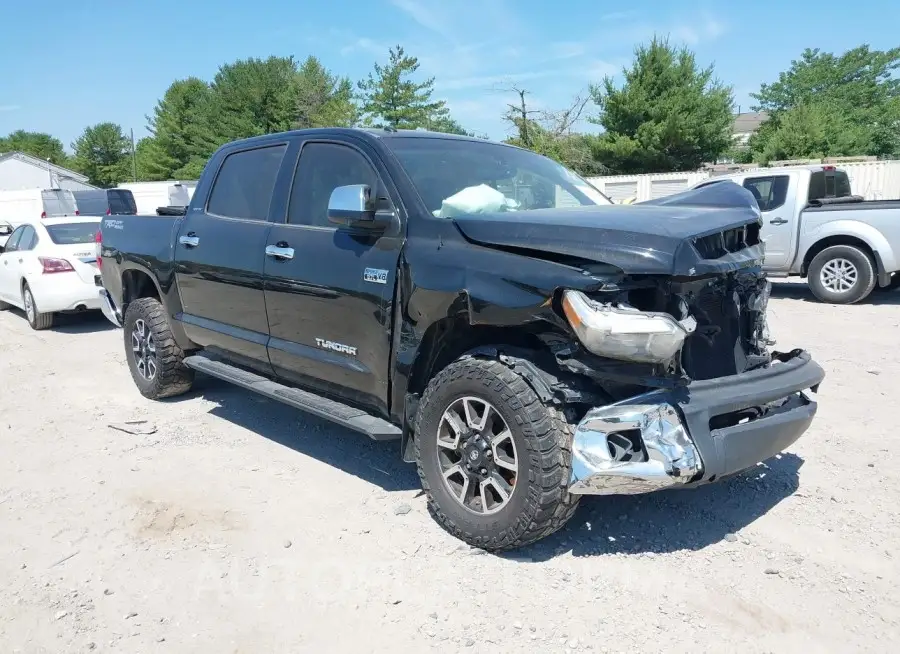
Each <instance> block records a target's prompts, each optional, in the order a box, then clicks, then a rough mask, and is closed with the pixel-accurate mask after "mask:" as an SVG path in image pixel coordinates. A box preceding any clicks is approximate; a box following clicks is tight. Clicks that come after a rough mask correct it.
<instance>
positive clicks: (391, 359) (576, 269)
mask: <svg viewBox="0 0 900 654" xmlns="http://www.w3.org/2000/svg"><path fill="white" fill-rule="evenodd" d="M759 230H760V214H759V209H758V207H757V205H756V202H755V201H754V199H753V197H752V196H751V195H750V193H749V192H748V191H747V190H746V189H743V188H741V187H739V186H737V185H735V184H727V185H725V184H717V185H713V186H711V187H709V188H704V189H700V190H696V191H688V192H685V193H681V194H678V195H674V196H670V197H667V198H665V199H663V200H659V201H656V202H653V203H644V204H642V205H636V206H616V205H612V204H611V203H610V202H609V200H608V199H606V198H605V197H604V196H603V195H602V194H600V193H599V192H598V191H597V190H596V189H595V188H594V187H592V186H591V185H590V184H589V183H587V182H586V181H585V180H583V179H582V178H580V177H579V176H577V175H575V174H574V173H572V172H571V171H569V170H567V169H566V168H564V167H563V166H561V165H559V164H557V163H556V162H554V161H552V160H550V159H547V158H544V157H542V156H539V155H537V154H534V153H532V152H529V151H527V150H522V149H519V148H515V147H512V146H507V145H503V144H499V143H492V142H488V141H485V140H480V139H471V138H464V137H454V136H448V135H438V134H432V133H427V132H419V131H409V132H407V131H380V130H357V129H321V130H305V131H296V132H288V133H282V134H273V135H268V136H262V137H255V138H251V139H247V140H243V141H239V142H234V143H229V144H227V145H225V146H223V147H222V148H220V149H219V150H218V151H217V152H216V153H215V154H214V155H213V156H212V158H211V159H210V161H209V163H208V164H207V166H206V169H205V171H204V173H203V176H202V178H201V179H200V181H199V183H198V185H197V189H196V193H195V194H194V197H193V199H192V200H191V204H190V206H189V207H188V208H187V211H186V213H185V215H184V216H169V217H166V216H115V217H109V218H106V219H104V220H103V223H102V227H101V232H100V234H98V248H99V263H100V266H101V272H102V286H103V288H102V289H100V294H101V296H102V299H103V304H104V307H105V308H104V312H105V314H106V315H107V317H108V318H109V319H110V320H112V321H113V322H114V323H115V324H116V325H118V326H120V327H124V345H125V351H126V355H127V359H128V365H129V367H130V369H131V374H132V377H133V378H134V382H135V384H136V385H137V387H138V389H139V390H140V392H141V393H142V394H143V395H145V396H146V397H149V398H163V397H169V396H173V395H178V394H180V393H184V392H186V391H188V390H189V389H190V388H191V383H192V381H193V378H194V374H195V371H197V372H202V373H206V374H209V375H213V376H215V377H219V378H222V379H225V380H228V381H230V382H233V383H234V384H237V385H239V386H241V387H243V388H246V389H248V390H250V391H254V392H257V393H261V394H263V395H265V396H267V397H269V398H272V399H274V400H277V401H279V402H284V403H287V404H289V405H292V406H295V407H297V408H299V409H302V410H305V411H307V412H310V413H312V414H315V415H318V416H321V417H324V418H326V419H328V420H332V421H334V422H336V423H339V424H341V425H344V426H346V427H348V428H350V429H353V430H356V431H358V432H362V433H363V434H366V435H368V436H370V437H371V438H374V439H379V440H382V439H385V440H386V439H398V440H399V441H400V455H401V456H402V457H403V459H404V461H407V462H411V463H412V462H415V463H416V464H417V466H418V472H419V476H420V478H421V481H422V486H423V488H424V489H425V491H426V494H427V497H428V502H429V508H430V509H431V511H432V514H433V515H434V516H435V518H436V520H437V521H438V522H439V523H440V524H441V525H442V526H443V527H444V528H446V529H447V530H449V531H450V532H451V533H452V534H454V535H456V536H457V537H459V538H461V539H463V540H465V541H466V542H468V543H470V544H472V545H474V546H477V547H481V548H484V549H488V550H502V549H509V548H513V547H518V546H520V545H523V544H526V543H529V542H533V541H535V540H538V539H540V538H542V537H544V536H546V535H548V534H550V533H552V532H553V531H555V530H557V529H559V528H560V527H561V526H562V525H563V524H565V522H566V521H567V520H568V519H569V517H571V515H572V514H573V512H574V510H575V508H576V504H577V502H578V499H579V498H580V497H581V495H584V494H626V493H642V492H647V491H654V490H658V489H663V488H673V487H696V486H699V485H701V484H704V483H708V482H712V481H716V480H720V479H722V478H724V477H726V476H729V475H732V474H735V473H738V472H740V471H743V470H746V469H747V468H749V467H751V466H754V465H755V464H756V463H757V462H759V461H762V460H765V459H767V458H768V457H770V456H773V455H775V454H776V453H778V452H779V451H781V450H782V449H784V448H785V447H787V446H789V445H791V444H792V443H793V442H794V441H795V440H796V439H797V438H799V437H800V435H801V434H803V432H805V431H806V429H807V428H808V427H809V425H810V423H811V421H812V420H813V417H814V415H815V413H816V403H815V401H814V397H815V395H814V393H815V391H816V390H817V388H818V385H819V383H820V382H821V381H822V379H823V377H824V373H823V371H822V369H821V368H820V367H819V366H818V365H817V364H816V363H815V362H814V361H813V360H812V359H811V358H810V356H809V354H808V353H806V352H805V351H803V350H794V351H791V352H787V353H779V352H773V351H770V345H772V341H771V340H770V338H769V333H768V329H767V326H766V304H767V301H768V295H769V288H770V286H769V283H768V281H767V280H766V279H765V276H764V274H763V273H762V272H761V267H760V266H761V261H762V258H763V244H762V243H761V242H760V239H759ZM810 391H812V392H810Z"/></svg>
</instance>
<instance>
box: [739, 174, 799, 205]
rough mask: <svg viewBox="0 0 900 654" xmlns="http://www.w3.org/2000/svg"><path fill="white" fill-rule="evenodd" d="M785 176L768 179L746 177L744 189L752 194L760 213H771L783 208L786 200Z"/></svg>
mask: <svg viewBox="0 0 900 654" xmlns="http://www.w3.org/2000/svg"><path fill="white" fill-rule="evenodd" d="M789 182H790V178H789V177H788V176H787V175H772V176H769V177H748V178H747V179H745V180H744V188H745V189H747V190H748V191H750V193H752V194H753V197H754V198H756V203H757V204H758V205H759V210H760V211H772V210H773V209H778V208H779V207H781V206H783V205H784V203H785V201H786V200H787V191H788V183H789Z"/></svg>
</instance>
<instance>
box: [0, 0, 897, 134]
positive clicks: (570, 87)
mask: <svg viewBox="0 0 900 654" xmlns="http://www.w3.org/2000/svg"><path fill="white" fill-rule="evenodd" d="M4 4H5V5H6V6H4V8H3V12H2V13H3V18H4V21H3V22H4V24H5V27H6V29H4V30H3V32H4V35H3V39H2V40H0V61H2V62H3V65H2V67H0V71H2V72H0V135H5V134H6V133H8V132H11V131H13V130H16V129H26V130H37V131H46V132H50V133H51V134H54V135H55V136H57V137H59V138H60V139H61V140H62V141H63V143H64V144H65V145H66V147H67V148H68V147H69V145H70V143H71V142H72V141H73V140H74V139H75V138H76V137H77V136H78V134H79V133H80V132H81V130H82V129H83V128H84V127H85V126H86V125H89V124H94V123H97V122H101V121H106V120H111V121H114V122H117V123H120V124H121V125H122V126H123V127H124V128H125V130H126V131H127V130H128V129H129V128H134V131H135V136H136V137H141V136H143V135H145V134H146V129H145V126H146V119H145V116H146V114H148V113H150V112H151V110H152V108H153V106H154V105H155V103H156V101H157V99H158V98H159V97H160V96H161V95H162V94H163V92H164V91H165V90H166V87H167V86H168V85H169V84H170V83H171V82H172V81H173V80H175V79H179V78H184V77H188V76H191V75H195V76H199V77H201V78H203V79H211V78H212V77H213V75H214V74H215V72H216V69H217V67H218V66H219V65H220V64H222V63H224V62H228V61H233V60H235V59H238V58H245V57H250V56H256V57H265V56H268V55H271V54H275V55H290V54H293V55H295V56H296V57H298V58H300V59H302V58H305V57H306V56H307V55H309V54H314V55H316V56H318V57H319V58H320V59H321V60H322V61H323V62H324V63H325V65H326V66H328V67H329V68H331V69H332V70H333V71H335V72H338V73H341V74H344V75H348V76H350V77H351V78H353V79H358V78H361V77H364V76H365V75H366V73H367V72H368V71H369V70H371V68H372V64H373V62H374V61H375V60H376V59H377V60H384V59H386V57H387V50H388V47H389V46H391V45H394V44H402V45H403V46H404V48H405V49H406V51H407V52H408V53H409V54H412V55H415V56H417V57H418V58H419V60H420V62H421V67H420V69H419V72H420V73H421V74H422V76H423V77H425V76H433V77H435V80H436V83H435V90H436V95H437V96H438V97H440V98H443V99H446V100H447V102H448V104H449V106H450V108H451V111H452V113H453V116H454V117H455V118H456V119H457V120H459V121H460V122H461V123H462V124H463V125H464V126H466V127H467V128H468V129H472V130H476V131H479V132H486V133H488V134H489V135H490V136H492V137H494V138H501V137H503V136H504V135H505V127H504V124H503V123H502V121H501V120H500V115H501V114H502V112H503V111H504V109H505V107H506V102H508V101H510V100H512V99H513V98H512V96H511V95H510V94H509V93H506V92H503V90H502V89H504V88H509V87H511V86H512V85H518V86H520V87H523V88H526V89H528V90H529V91H530V92H531V93H532V102H533V105H534V106H535V107H536V108H538V107H540V108H548V109H552V108H559V107H562V106H564V105H565V104H566V103H567V102H568V101H570V99H571V98H572V97H573V96H574V95H575V94H576V93H579V92H585V91H586V89H587V87H588V85H589V84H590V83H591V82H596V81H599V80H600V79H601V78H602V77H603V76H604V75H605V74H618V73H619V71H621V69H622V67H623V66H624V65H626V64H628V62H629V61H630V59H631V56H632V52H633V48H634V47H635V45H636V44H638V43H641V42H646V41H647V40H649V39H650V38H651V37H652V35H653V34H654V33H656V34H661V35H665V34H668V35H669V37H670V39H671V40H672V41H675V42H678V43H683V44H686V45H688V46H690V47H691V48H692V49H693V50H694V51H695V52H696V54H697V57H698V59H699V61H700V62H701V63H702V64H708V63H714V64H715V66H716V71H717V74H718V75H719V77H721V78H722V79H723V80H724V81H726V82H727V83H729V84H731V85H733V87H734V91H735V100H736V103H738V104H740V105H741V106H742V108H743V110H745V111H746V110H748V107H749V105H750V104H751V102H752V100H751V98H750V95H749V94H750V93H751V92H753V91H755V90H757V89H758V88H759V84H760V83H761V82H764V81H771V80H774V79H776V78H777V75H778V72H779V71H782V70H784V69H786V68H787V67H788V66H789V65H790V61H791V59H792V58H796V57H797V56H799V54H800V52H801V51H802V50H803V48H805V47H818V48H821V49H823V50H826V51H833V52H842V51H843V50H846V49H848V48H851V47H854V46H856V45H858V44H860V43H869V44H870V45H871V46H872V47H873V48H878V49H885V48H889V47H893V46H896V45H898V44H900V38H898V37H897V31H896V30H897V25H898V24H900V3H898V2H897V0H865V1H864V2H859V3H851V4H848V3H846V2H837V1H833V0H819V1H817V2H811V1H810V0H806V1H804V2H792V3H789V2H784V1H783V0H782V1H776V0H754V2H740V3H738V2H735V3H725V2H723V1H720V2H713V1H712V0H701V1H694V2H679V1H677V0H669V1H668V2H667V1H665V0H631V1H630V2H627V3H623V2H619V3H607V2H602V1H598V0H592V1H588V0H566V1H565V2H542V1H540V0H328V1H327V2H326V1H323V0H318V1H312V0H306V1H303V0H301V1H299V2H298V1H296V0H294V1H289V0H255V1H254V2H246V1H243V2H241V1H235V0H219V1H218V2H214V1H213V0H181V1H180V2H176V1H174V0H154V2H136V1H134V0H132V1H131V2H127V1H125V0H119V1H117V2H112V1H108V0H92V1H89V0H41V1H40V2H24V1H22V0H18V1H17V0H6V2H5V3H4ZM11 26H15V29H10V27H11ZM592 111H594V110H593V109H592Z"/></svg>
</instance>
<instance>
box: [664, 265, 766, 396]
mask: <svg viewBox="0 0 900 654" xmlns="http://www.w3.org/2000/svg"><path fill="white" fill-rule="evenodd" d="M765 285H766V281H765V279H764V278H763V277H761V276H759V275H756V274H752V273H744V274H738V273H735V274H732V275H728V276H727V277H726V278H720V279H717V280H713V281H711V282H709V283H708V284H706V285H705V286H703V287H701V288H700V289H699V290H697V291H696V292H695V293H693V294H692V295H691V297H689V298H687V302H688V307H689V310H690V313H691V315H693V316H694V318H695V319H696V320H697V328H696V330H695V331H694V333H693V334H691V335H690V336H689V337H688V338H687V340H686V341H685V345H684V349H683V350H682V358H681V362H682V366H683V368H684V371H685V372H686V373H687V374H688V376H689V377H691V378H692V379H697V380H700V379H714V378H716V377H724V376H727V375H735V374H738V373H741V372H744V371H746V370H749V369H751V368H754V367H756V366H757V365H759V364H760V363H764V362H765V361H766V356H767V355H766V353H765V344H764V343H761V342H760V340H761V334H762V327H763V325H764V324H765V308H766V307H765V304H766V303H765V302H764V301H760V298H764V297H765V296H764V292H765Z"/></svg>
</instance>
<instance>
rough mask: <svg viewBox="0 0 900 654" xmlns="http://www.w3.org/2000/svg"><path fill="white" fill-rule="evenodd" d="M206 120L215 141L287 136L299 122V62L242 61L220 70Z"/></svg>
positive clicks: (275, 59) (286, 59)
mask: <svg viewBox="0 0 900 654" xmlns="http://www.w3.org/2000/svg"><path fill="white" fill-rule="evenodd" d="M210 87H211V92H212V97H211V103H210V111H209V113H208V115H207V120H209V121H210V124H211V125H215V141H216V142H217V145H221V144H223V143H226V142H228V141H233V140H236V139H242V138H247V137H250V136H260V135H262V134H273V133H275V132H284V131H287V130H289V129H291V127H293V126H294V123H295V122H296V119H297V62H296V61H295V60H294V58H293V57H269V58H268V59H255V58H250V59H241V60H238V61H235V62H234V63H231V64H225V65H223V66H221V67H219V71H218V72H217V73H216V76H215V78H214V79H213V81H212V84H211V85H210Z"/></svg>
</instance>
